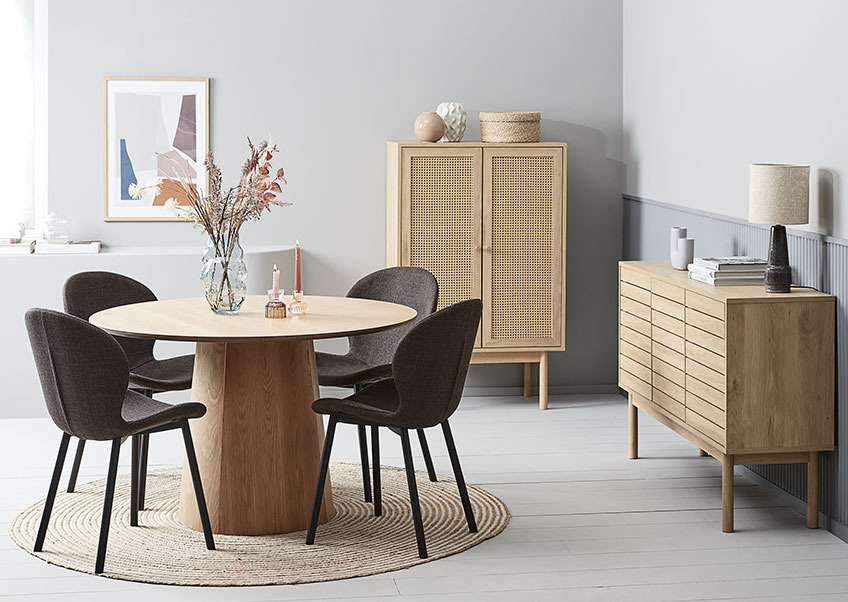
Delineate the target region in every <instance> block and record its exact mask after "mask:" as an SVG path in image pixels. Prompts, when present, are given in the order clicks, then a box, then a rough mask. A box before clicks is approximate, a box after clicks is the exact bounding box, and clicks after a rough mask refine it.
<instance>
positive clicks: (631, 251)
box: [624, 196, 848, 541]
mask: <svg viewBox="0 0 848 602" xmlns="http://www.w3.org/2000/svg"><path fill="white" fill-rule="evenodd" d="M671 226H685V227H686V228H688V230H689V236H692V237H694V238H695V254H696V255H719V256H721V255H731V254H738V255H762V253H763V252H764V249H766V248H767V246H768V238H769V232H768V228H767V227H765V226H757V225H753V224H749V223H748V222H747V221H745V220H743V219H738V218H732V217H727V216H723V215H719V214H715V213H710V212H705V211H700V210H696V209H689V208H686V207H680V206H676V205H671V204H668V203H660V202H654V201H650V200H645V199H640V198H638V197H632V196H625V198H624V239H625V244H624V258H625V259H667V258H668V235H669V229H670V228H671ZM788 241H789V259H790V262H791V263H792V272H793V273H792V281H793V282H795V283H797V284H801V285H803V286H812V287H815V288H817V289H819V290H823V291H826V292H828V293H831V294H833V295H836V297H837V304H836V357H837V361H838V363H837V374H836V396H837V399H836V451H833V452H828V453H824V454H822V455H821V466H820V467H819V468H820V471H821V472H820V475H819V476H820V483H821V489H820V491H821V497H820V508H821V511H822V513H823V515H822V521H823V522H822V524H823V525H824V526H825V527H827V528H829V529H830V530H831V531H833V532H834V533H836V534H837V535H838V536H839V537H841V538H842V539H845V540H846V541H848V446H846V445H843V444H842V443H841V441H842V439H843V438H844V434H845V433H848V361H846V359H845V358H846V357H848V305H846V303H848V240H845V239H842V238H835V237H831V236H822V235H819V234H814V233H810V232H804V231H801V230H795V229H789V230H788ZM750 468H751V469H752V470H753V471H754V472H755V473H756V474H758V475H760V476H761V477H764V478H765V479H766V480H768V481H771V482H772V483H774V484H775V485H777V486H778V487H780V488H781V489H783V490H785V491H787V492H788V493H789V494H791V495H792V496H795V498H797V499H806V497H807V481H806V474H807V473H806V468H805V467H804V465H800V464H771V465H765V466H752V467H750Z"/></svg>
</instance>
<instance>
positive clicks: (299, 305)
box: [289, 291, 309, 316]
mask: <svg viewBox="0 0 848 602" xmlns="http://www.w3.org/2000/svg"><path fill="white" fill-rule="evenodd" d="M292 299H293V300H292V302H291V303H290V304H289V311H291V314H292V315H293V316H302V315H304V314H305V313H306V312H307V311H308V310H309V304H308V303H307V302H306V301H304V300H303V291H292Z"/></svg>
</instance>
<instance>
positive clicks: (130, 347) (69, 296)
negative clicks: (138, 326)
mask: <svg viewBox="0 0 848 602" xmlns="http://www.w3.org/2000/svg"><path fill="white" fill-rule="evenodd" d="M62 299H63V301H64V304H65V312H67V313H69V314H71V315H72V316H76V317H77V318H80V319H82V320H88V319H89V318H90V317H91V316H92V314H96V313H97V312H99V311H102V310H104V309H109V308H110V307H117V306H119V305H129V304H130V303H144V302H145V301H156V295H154V294H153V292H152V291H151V290H150V289H149V288H147V287H146V286H144V285H143V284H142V283H141V282H139V281H138V280H133V279H132V278H130V277H129V276H124V275H122V274H115V273H113V272H80V273H79V274H74V275H73V276H71V277H70V278H68V279H67V280H66V281H65V287H64V289H63V290H62ZM115 339H116V340H117V341H118V343H119V344H120V345H121V347H122V348H123V350H124V353H126V354H127V362H129V365H130V368H131V369H132V368H136V367H138V366H140V365H141V364H143V363H145V362H149V361H150V360H152V359H153V345H154V344H155V343H156V341H151V340H145V339H129V338H126V337H115Z"/></svg>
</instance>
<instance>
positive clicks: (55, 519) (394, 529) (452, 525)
mask: <svg viewBox="0 0 848 602" xmlns="http://www.w3.org/2000/svg"><path fill="white" fill-rule="evenodd" d="M180 476H181V470H180V469H176V468H174V469H166V470H157V471H151V472H150V473H149V474H148V476H147V493H146V501H145V507H146V509H145V510H144V511H142V512H141V513H140V514H139V526H138V527H130V521H129V518H130V508H129V506H130V503H129V490H130V486H129V476H128V475H126V474H125V475H120V476H119V478H118V483H117V487H116V490H115V503H114V506H113V510H112V512H113V514H112V526H111V529H110V531H109V547H108V549H107V552H106V567H105V571H104V573H103V576H105V577H112V578H114V579H125V580H128V581H142V582H146V583H162V584H171V585H273V584H288V583H312V582H317V581H331V580H334V579H346V578H348V577H360V576H364V575H373V574H375V573H384V572H388V571H394V570H397V569H402V568H407V567H410V566H413V565H416V564H421V563H423V562H428V561H429V560H436V559H437V558H443V557H445V556H449V555H451V554H456V553H457V552H461V551H463V550H466V549H468V548H470V547H472V546H474V545H477V544H478V543H480V542H481V541H483V540H485V539H488V538H490V537H494V536H495V535H497V534H498V533H500V532H501V531H502V530H503V529H504V528H505V527H506V526H507V524H509V520H510V514H509V510H508V509H507V507H506V505H505V504H504V503H503V502H502V501H500V500H499V499H498V498H496V497H495V496H493V495H492V494H490V493H488V492H486V491H484V490H482V489H480V488H478V487H471V486H469V487H468V493H469V496H470V497H471V505H472V507H473V509H474V516H475V518H476V519H477V525H478V529H479V532H478V533H469V532H468V526H467V524H466V522H465V515H464V514H463V511H462V504H461V502H460V499H459V493H458V492H457V489H456V483H455V482H454V481H453V480H452V479H448V478H447V477H442V476H439V481H438V482H437V483H432V482H430V481H429V480H428V479H427V475H426V473H419V474H418V479H417V481H418V493H419V496H420V499H421V512H422V516H423V519H424V533H425V535H426V537H427V550H428V552H429V555H430V557H429V558H428V559H427V560H421V559H420V558H418V550H417V547H416V543H415V530H414V528H413V524H412V512H411V510H410V506H409V494H408V489H407V483H406V475H405V473H404V471H403V469H400V468H395V467H391V466H384V467H382V470H381V476H382V481H383V487H382V491H383V516H380V517H375V516H374V512H373V506H372V505H371V504H369V503H366V502H365V501H364V500H363V499H362V473H361V468H360V467H359V465H354V464H343V463H334V464H332V466H331V482H332V486H333V496H334V501H335V507H336V515H335V517H334V518H333V520H331V521H330V522H329V523H327V524H325V525H321V526H319V527H318V535H317V537H316V539H315V544H314V545H312V546H307V545H305V544H304V540H305V537H306V536H305V532H302V531H301V532H299V533H289V534H286V535H263V536H254V537H245V536H237V535H216V536H215V546H216V548H217V549H216V550H214V551H208V550H207V549H206V546H205V545H204V542H203V534H202V533H199V532H197V531H193V530H191V529H188V528H186V527H183V526H182V524H180V523H179V521H178V520H177V506H178V498H179V489H180ZM104 488H105V479H102V480H99V481H93V482H90V483H85V484H81V485H78V486H77V491H76V492H75V493H65V492H61V493H59V494H58V495H57V497H56V504H55V506H54V508H53V516H52V517H51V519H50V526H49V529H48V530H47V539H46V540H45V544H44V551H43V552H39V553H37V554H34V555H35V556H37V557H39V558H41V559H42V560H45V561H47V562H49V563H51V564H56V565H59V566H62V567H66V568H69V569H73V570H76V571H82V572H85V573H91V572H93V571H94V557H95V554H96V551H97V537H98V533H99V529H100V515H101V512H102V508H103V491H104ZM43 504H44V501H43V500H42V501H40V502H38V503H36V504H33V505H32V506H30V507H29V508H27V509H26V510H24V511H23V512H22V513H21V514H19V515H18V516H17V517H16V518H15V520H14V522H13V523H12V526H11V527H10V528H9V533H10V535H11V536H12V539H13V540H14V541H15V543H17V544H18V545H19V546H21V547H22V548H23V549H24V550H26V551H28V552H30V553H32V545H33V541H34V540H35V534H36V531H37V530H38V522H39V520H40V518H41V510H42V507H43Z"/></svg>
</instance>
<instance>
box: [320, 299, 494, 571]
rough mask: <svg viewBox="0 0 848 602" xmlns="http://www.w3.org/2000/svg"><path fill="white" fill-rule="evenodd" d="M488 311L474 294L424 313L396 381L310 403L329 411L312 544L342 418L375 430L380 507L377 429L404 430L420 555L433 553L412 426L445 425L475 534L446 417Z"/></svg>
mask: <svg viewBox="0 0 848 602" xmlns="http://www.w3.org/2000/svg"><path fill="white" fill-rule="evenodd" d="M482 311H483V303H482V301H480V300H479V299H471V300H469V301H462V302H460V303H456V304H455V305H451V306H450V307H446V308H445V309H442V310H440V311H438V312H436V313H434V314H432V315H430V316H428V317H426V318H424V319H423V320H421V321H420V322H419V323H418V324H416V325H415V326H414V327H413V328H412V329H411V330H410V331H409V333H408V334H407V335H406V336H405V337H404V339H403V340H402V341H401V342H400V345H398V348H397V351H396V352H395V355H394V358H393V360H392V377H391V378H387V379H384V380H380V381H378V382H376V383H374V384H371V385H368V386H367V387H364V388H363V389H361V390H360V391H358V392H356V393H354V394H353V395H351V396H349V397H346V398H344V399H336V398H321V399H318V400H317V401H315V402H314V403H313V404H312V409H313V410H314V411H315V412H317V413H318V414H325V415H328V416H329V422H328V424H327V433H326V436H325V438H324V450H323V452H322V455H321V467H320V469H319V472H318V482H317V484H316V486H315V499H314V501H313V504H312V516H311V518H310V521H309V530H308V531H307V534H306V543H307V544H313V543H314V542H315V533H316V530H317V528H318V514H319V512H320V511H321V499H322V498H323V496H324V483H325V481H326V479H327V471H328V469H329V465H330V453H331V451H332V448H333V437H334V435H335V431H336V424H337V423H339V422H342V423H346V424H355V425H357V427H359V426H370V427H371V438H372V445H373V447H372V451H373V464H374V505H375V506H379V505H380V504H381V501H382V493H381V486H380V439H379V427H381V426H383V427H389V428H396V429H398V430H399V432H400V439H401V448H402V449H403V462H404V466H405V468H406V479H407V485H408V487H409V499H410V504H411V506H412V518H413V522H414V524H415V537H416V540H417V542H418V555H419V556H420V557H421V558H427V544H426V542H425V539H424V525H423V521H422V519H421V506H420V503H419V500H418V487H417V485H416V481H415V466H414V465H413V461H412V452H411V450H410V445H409V430H410V429H419V428H427V427H432V426H436V425H441V427H442V431H443V432H444V436H445V444H446V445H447V448H448V454H449V455H450V460H451V465H452V466H453V473H454V478H455V479H456V485H457V488H458V489H459V497H460V499H461V501H462V508H463V511H464V512H465V519H466V522H467V523H468V530H469V531H470V532H471V533H476V532H477V523H476V522H475V520H474V512H473V510H472V508H471V501H470V500H469V498H468V489H467V487H466V486H465V479H464V478H463V476H462V467H461V466H460V463H459V456H458V454H457V451H456V444H455V442H454V439H453V435H452V433H451V429H450V424H449V422H448V419H449V418H450V417H451V415H452V414H453V413H454V411H456V408H457V406H458V405H459V401H460V397H461V396H462V388H463V386H464V384H465V376H466V374H467V373H468V364H469V362H470V360H471V351H472V350H473V348H474V340H475V338H476V336H477V328H478V325H479V323H480V316H481V314H482Z"/></svg>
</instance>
